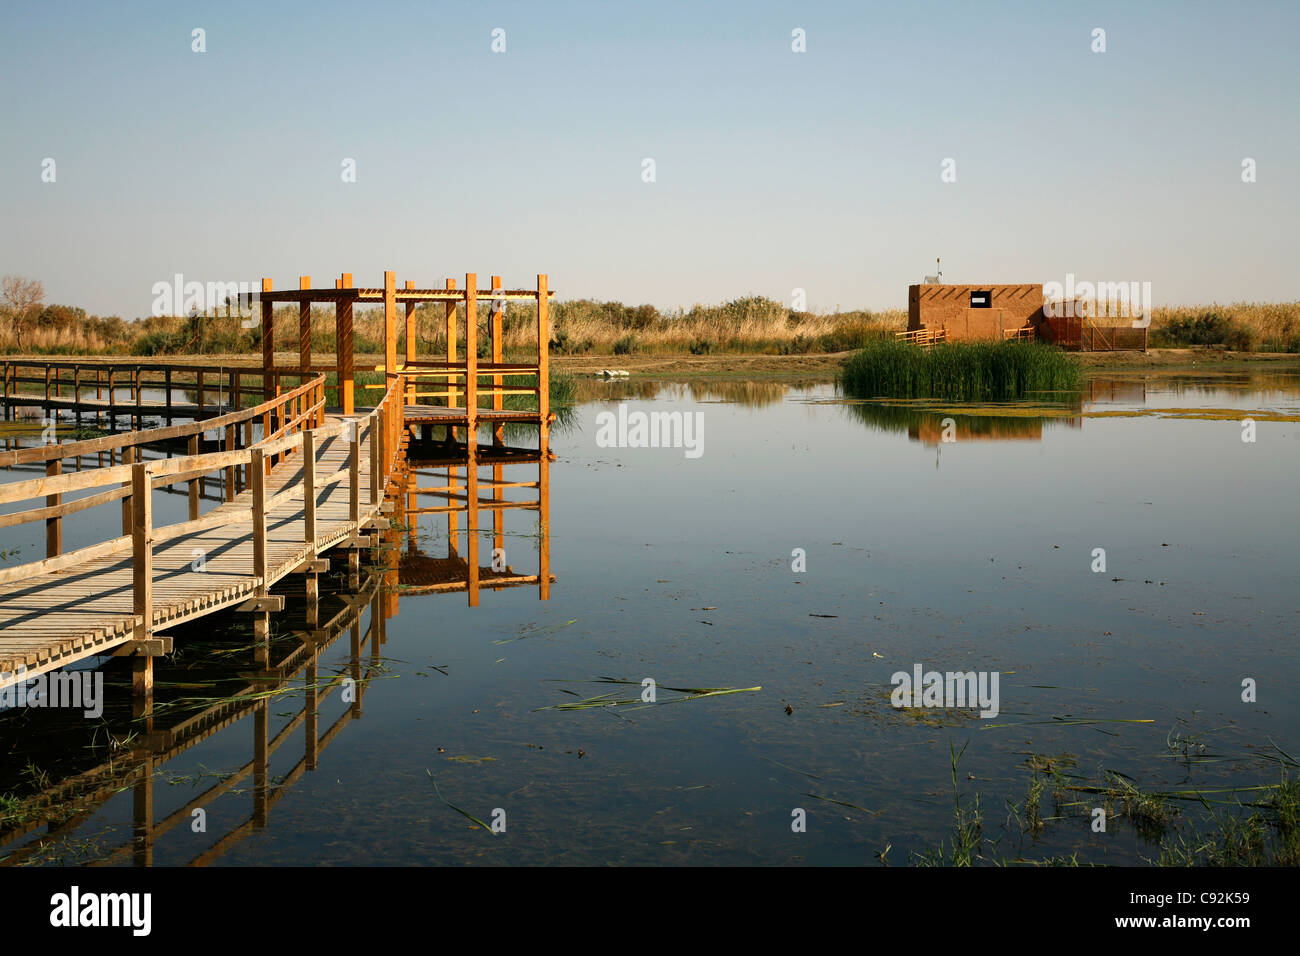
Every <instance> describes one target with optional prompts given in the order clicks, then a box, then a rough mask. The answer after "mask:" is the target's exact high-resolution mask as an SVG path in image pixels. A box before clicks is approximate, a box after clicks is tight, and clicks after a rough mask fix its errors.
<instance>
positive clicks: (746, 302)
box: [0, 297, 1300, 355]
mask: <svg viewBox="0 0 1300 956" xmlns="http://www.w3.org/2000/svg"><path fill="white" fill-rule="evenodd" d="M533 316H534V312H533V309H532V308H531V307H530V306H528V305H525V304H522V303H520V304H516V303H511V304H510V306H509V307H508V308H507V312H506V318H505V330H506V335H505V347H506V352H507V354H511V353H513V354H516V355H518V354H525V353H526V352H527V351H529V350H531V349H532V348H533V347H534V341H535V339H534V336H535V334H536V333H535V329H536V326H535V324H534V318H533ZM486 317H487V305H486V304H483V305H482V306H480V328H485V323H486ZM113 321H114V322H115V323H116V324H107V323H103V322H99V323H97V322H94V321H87V322H83V323H71V324H65V325H64V326H61V327H59V328H53V327H38V328H36V329H34V330H32V331H31V332H29V333H28V334H27V335H25V336H23V340H22V345H21V349H20V347H19V344H18V342H17V341H16V339H15V336H14V334H13V332H12V329H11V328H10V327H9V324H8V323H7V322H0V354H3V355H12V354H17V353H19V352H21V353H22V354H44V355H113V354H116V355H162V354H181V355H185V354H200V353H201V354H240V353H243V354H249V355H252V354H254V353H256V352H257V351H258V349H259V348H260V334H261V333H260V329H251V330H249V329H242V328H241V327H240V325H239V322H238V319H236V318H225V317H218V318H208V319H206V320H205V322H204V324H203V329H202V341H203V348H202V349H201V350H200V348H199V333H198V329H197V327H196V326H195V324H194V323H193V322H192V321H190V320H186V319H184V318H171V317H165V318H149V319H145V320H140V321H136V322H120V321H118V320H113ZM1096 321H1097V324H1098V325H1116V324H1119V325H1125V324H1128V322H1129V320H1127V319H1098V320H1096ZM354 323H355V348H356V351H357V353H358V354H361V353H382V352H383V331H384V330H383V317H382V312H380V311H379V310H377V309H360V308H359V309H357V310H356V314H355V319H354ZM1197 323H1200V325H1199V326H1197ZM398 326H399V330H401V329H404V326H405V323H404V321H403V319H402V318H401V317H400V316H399V319H398ZM906 326H907V310H906V309H885V310H881V311H877V312H868V311H865V310H857V311H851V312H836V313H811V312H794V311H792V310H790V309H787V308H785V307H784V306H783V305H782V304H781V303H779V302H775V301H773V300H770V299H764V298H761V297H749V298H743V299H736V300H733V301H731V302H727V303H724V304H722V305H714V306H703V305H696V306H693V307H692V308H690V309H679V310H676V311H673V312H660V311H659V310H657V309H655V308H654V307H652V306H644V305H643V306H625V305H623V304H622V303H618V302H595V301H592V300H587V299H578V300H570V301H560V302H554V303H552V306H551V329H552V340H551V351H552V353H553V354H557V355H584V354H593V355H624V354H665V355H669V354H675V355H681V354H684V353H688V352H689V353H692V354H696V355H707V354H710V353H715V352H722V353H751V354H768V355H792V354H793V355H799V354H819V353H833V352H843V351H848V350H851V349H858V348H862V347H864V346H865V345H867V344H869V343H871V342H873V341H876V340H878V339H882V338H889V337H892V333H894V332H895V331H899V330H901V329H903V328H905V327H906ZM1189 327H1198V328H1210V329H1213V330H1216V334H1215V337H1216V338H1217V339H1218V340H1217V341H1214V342H1212V343H1211V342H1204V341H1201V342H1197V341H1187V340H1186V338H1187V330H1188V328H1189ZM416 330H417V336H418V338H419V343H418V346H417V351H418V352H419V353H420V354H421V355H441V354H445V351H446V337H445V322H444V319H443V307H442V305H441V304H437V305H433V306H426V307H423V308H420V309H417V311H416ZM275 336H276V346H277V349H278V350H279V351H292V350H295V349H296V346H297V341H298V315H297V309H296V307H288V308H281V309H278V310H277V311H276V316H275ZM457 337H458V340H459V342H460V343H461V347H462V349H463V343H464V341H465V322H464V318H463V317H462V318H461V321H460V329H459V332H458V336H457ZM1180 337H1182V339H1183V340H1182V341H1180ZM312 339H313V349H314V351H316V352H321V353H324V352H332V351H333V349H334V313H333V309H330V308H328V307H317V308H316V309H315V310H314V312H313V332H312ZM1151 344H1152V345H1153V346H1157V345H1163V346H1177V345H1186V344H1216V345H1225V346H1226V347H1228V348H1230V349H1234V350H1239V351H1266V352H1300V302H1280V303H1267V302H1237V303H1233V304H1230V305H1219V304H1212V305H1208V306H1177V307H1158V308H1155V309H1153V310H1152V322H1151ZM479 347H480V351H481V352H482V350H484V349H486V336H483V335H481V336H480V338H479ZM398 351H399V353H401V352H404V351H405V342H404V339H403V340H400V341H399V344H398Z"/></svg>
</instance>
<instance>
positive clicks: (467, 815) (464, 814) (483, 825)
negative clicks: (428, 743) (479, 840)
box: [424, 769, 496, 836]
mask: <svg viewBox="0 0 1300 956" xmlns="http://www.w3.org/2000/svg"><path fill="white" fill-rule="evenodd" d="M424 772H425V773H427V774H429V782H430V783H431V784H433V792H434V793H436V794H437V795H438V799H439V800H441V801H442V802H443V803H445V804H447V806H449V807H451V808H452V809H453V810H455V811H456V812H457V813H459V814H460V815H461V816H462V817H464V818H465V819H466V820H469V821H470V822H472V823H474V824H475V825H476V826H477V827H479V828H480V829H483V830H486V831H487V832H488V833H491V834H492V835H493V836H495V835H496V831H495V830H493V829H492V828H491V827H490V826H488V825H487V824H486V823H484V822H483V821H482V820H480V819H479V818H478V817H476V816H474V814H472V813H469V812H468V811H466V810H462V809H461V808H460V807H458V806H456V804H454V803H452V802H451V801H450V800H448V799H447V798H446V797H444V796H443V795H442V791H441V790H439V789H438V781H437V780H434V779H433V774H432V773H431V772H430V771H429V770H428V769H426V770H425V771H424Z"/></svg>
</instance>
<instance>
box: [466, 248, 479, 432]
mask: <svg viewBox="0 0 1300 956" xmlns="http://www.w3.org/2000/svg"><path fill="white" fill-rule="evenodd" d="M465 414H466V416H467V417H468V419H469V427H468V428H467V429H466V430H465V441H466V442H467V443H469V444H473V443H474V442H476V441H478V274H477V273H474V272H467V273H465Z"/></svg>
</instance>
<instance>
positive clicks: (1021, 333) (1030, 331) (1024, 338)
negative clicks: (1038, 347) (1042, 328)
mask: <svg viewBox="0 0 1300 956" xmlns="http://www.w3.org/2000/svg"><path fill="white" fill-rule="evenodd" d="M1002 340H1003V341H1004V342H1011V341H1016V342H1032V341H1033V340H1034V327H1033V326H1032V325H1026V326H1023V327H1022V328H1019V329H1003V330H1002Z"/></svg>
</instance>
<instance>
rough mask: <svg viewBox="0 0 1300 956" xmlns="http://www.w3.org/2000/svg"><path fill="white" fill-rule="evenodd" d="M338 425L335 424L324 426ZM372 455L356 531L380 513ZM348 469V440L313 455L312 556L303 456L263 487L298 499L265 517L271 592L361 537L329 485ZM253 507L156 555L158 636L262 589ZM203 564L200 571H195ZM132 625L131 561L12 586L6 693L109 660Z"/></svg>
mask: <svg viewBox="0 0 1300 956" xmlns="http://www.w3.org/2000/svg"><path fill="white" fill-rule="evenodd" d="M340 421H342V419H341V418H339V417H337V416H335V417H332V418H331V419H330V420H329V421H327V425H328V424H337V423H339V422H340ZM367 451H368V443H363V444H362V459H363V460H362V466H361V468H360V469H359V472H360V473H359V483H360V492H361V494H360V501H361V509H360V521H359V522H358V523H359V524H364V523H365V522H366V521H368V520H370V519H371V518H373V517H375V516H376V515H377V514H378V513H379V512H380V510H381V505H380V504H371V494H370V481H371V475H372V473H373V472H372V469H371V467H370V462H369V461H368V454H367ZM347 469H348V444H347V442H345V441H344V440H343V438H342V436H339V435H334V436H330V437H327V438H324V439H322V441H321V442H320V445H319V447H318V449H317V456H316V482H317V488H318V489H319V490H318V493H317V495H316V502H317V503H316V544H317V547H316V549H313V548H311V547H309V546H308V544H307V542H306V541H305V538H304V535H305V507H304V502H303V500H302V494H301V489H302V480H303V472H302V458H301V455H295V456H292V457H289V458H286V459H284V460H282V461H281V462H280V463H278V464H277V465H276V466H275V467H274V468H272V470H271V472H270V474H269V475H268V476H267V480H266V492H267V496H268V498H269V497H273V496H275V495H279V494H281V493H282V492H290V494H291V497H290V498H289V500H287V501H284V502H281V503H279V504H278V505H276V506H274V507H273V508H272V509H271V510H270V511H269V512H268V514H267V561H266V567H267V581H266V582H265V583H266V585H267V587H269V586H270V585H272V584H274V583H275V582H276V581H278V580H279V579H280V578H282V577H284V576H285V575H286V574H289V573H290V572H292V571H293V570H294V569H295V568H297V567H299V566H300V565H301V564H302V563H303V562H304V561H306V560H308V559H309V558H312V557H314V556H315V552H316V551H323V550H326V549H327V548H329V547H331V546H332V545H334V544H337V543H338V542H339V541H340V540H342V539H344V538H347V537H349V536H350V535H351V534H353V533H354V532H355V531H356V530H357V529H356V525H355V524H354V523H353V522H352V521H351V520H350V514H349V512H350V492H349V487H348V482H347V481H346V480H343V481H336V482H334V483H332V484H328V482H329V480H330V479H331V478H334V477H336V476H338V475H339V474H340V473H341V474H343V475H344V476H346V474H347ZM294 491H296V492H297V494H296V495H293V494H292V493H293V492H294ZM379 497H380V498H382V496H379ZM250 503H251V492H244V493H243V494H241V495H239V496H237V497H236V498H235V500H234V501H232V502H228V503H223V504H221V505H219V506H218V507H217V508H215V509H213V511H212V512H211V513H212V514H221V513H223V512H228V513H230V514H231V516H232V520H231V521H230V523H228V524H221V525H219V526H218V527H215V528H209V529H207V530H204V531H200V532H197V533H195V534H192V535H188V536H185V537H181V538H177V539H175V540H172V541H169V542H166V543H163V544H159V545H157V546H156V547H155V548H154V552H153V555H154V557H153V563H154V571H153V593H154V614H153V628H154V630H161V629H164V628H166V627H169V626H171V625H173V624H177V623H179V622H181V621H185V620H189V619H191V618H194V617H198V616H201V615H204V614H209V613H212V612H213V611H216V610H219V609H221V608H224V607H227V606H229V605H231V604H234V603H237V602H240V601H242V600H243V599H245V598H247V597H249V596H251V595H252V594H253V593H254V591H256V589H257V587H258V584H259V581H258V579H257V578H256V577H255V576H254V574H253V571H252V568H253V541H252V531H253V528H252V521H251V519H249V518H247V517H245V515H247V512H248V509H249V507H250ZM205 517H207V516H206V515H205ZM199 557H201V558H202V563H201V567H202V570H198V569H196V564H197V562H196V559H197V558H199ZM134 623H135V616H134V614H133V613H132V562H131V557H130V555H125V556H122V557H118V556H112V557H107V558H102V559H100V560H98V561H88V562H85V563H83V564H81V565H79V566H77V567H76V568H75V569H69V570H66V571H63V572H57V573H51V574H42V575H38V576H34V577H32V578H28V579H24V580H22V581H21V582H18V583H16V584H14V585H11V586H10V587H8V588H7V589H6V590H5V592H4V593H3V594H0V687H3V686H6V685H7V684H11V683H15V682H16V681H17V680H19V679H27V678H30V677H33V676H35V675H36V674H37V673H40V672H43V671H48V670H52V669H55V668H58V667H63V666H65V665H67V664H70V663H73V662H75V661H77V660H80V659H82V658H85V657H89V656H93V655H97V654H104V653H108V652H110V651H111V650H112V649H113V648H115V647H118V646H119V645H122V644H125V643H127V642H128V641H130V640H132V631H133V627H134ZM20 668H24V669H25V673H21V672H20Z"/></svg>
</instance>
